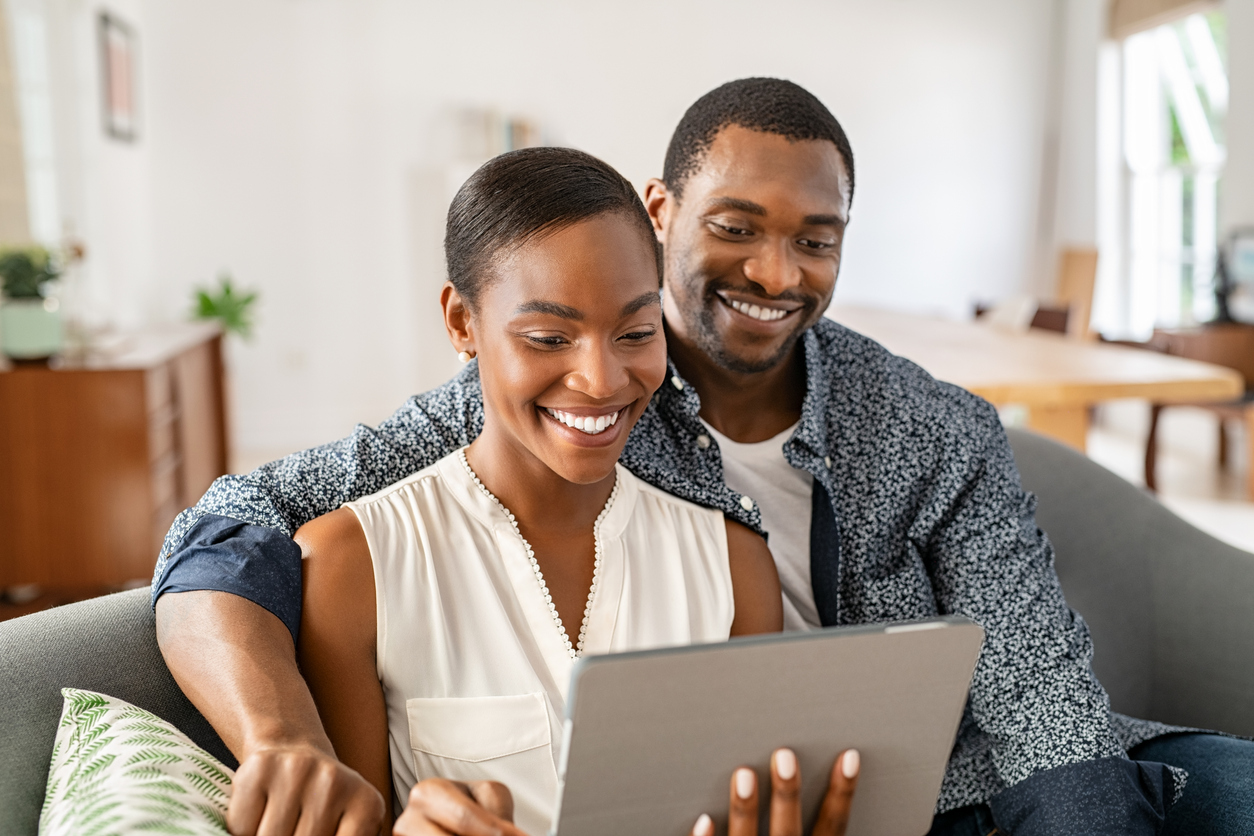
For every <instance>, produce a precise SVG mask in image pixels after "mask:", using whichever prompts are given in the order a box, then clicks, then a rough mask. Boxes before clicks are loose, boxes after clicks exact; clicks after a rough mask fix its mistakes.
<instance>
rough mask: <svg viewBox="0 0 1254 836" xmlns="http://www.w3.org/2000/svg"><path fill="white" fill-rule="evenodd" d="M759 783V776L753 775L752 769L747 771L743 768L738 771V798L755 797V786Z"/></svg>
mask: <svg viewBox="0 0 1254 836" xmlns="http://www.w3.org/2000/svg"><path fill="white" fill-rule="evenodd" d="M755 783H757V776H756V775H754V774H753V770H752V769H745V768H744V767H743V766H742V767H741V768H740V769H737V770H736V797H737V798H748V797H750V796H751V795H753V785H754V784H755Z"/></svg>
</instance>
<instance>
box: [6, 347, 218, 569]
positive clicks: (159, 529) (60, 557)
mask: <svg viewBox="0 0 1254 836" xmlns="http://www.w3.org/2000/svg"><path fill="white" fill-rule="evenodd" d="M221 342H222V338H221V333H220V332H219V330H218V329H217V327H216V326H213V325H209V324H191V325H182V326H172V327H169V328H164V329H153V330H148V331H143V332H138V333H134V334H129V335H125V336H123V337H121V338H119V339H118V340H117V345H116V346H115V347H114V348H113V350H111V351H109V352H108V353H106V354H100V355H92V356H89V357H87V358H85V359H84V360H82V361H80V362H75V363H65V364H62V365H60V366H56V365H54V366H51V367H50V366H29V365H16V366H14V365H7V366H5V367H4V368H3V369H0V588H7V587H12V586H16V585H19V584H38V585H39V586H41V587H46V588H78V589H87V588H98V587H110V586H117V585H120V584H124V583H126V582H128V581H133V580H138V579H147V578H149V577H151V575H152V569H153V565H154V564H155V562H156V558H157V552H158V550H159V548H160V545H161V540H162V538H163V537H164V536H165V532H166V530H167V529H168V528H169V526H170V523H171V522H173V520H174V518H175V516H177V515H178V513H179V511H181V510H182V509H183V508H186V507H187V506H189V505H191V504H192V503H194V502H195V501H196V500H197V499H198V498H199V497H200V496H201V494H203V493H204V492H205V490H206V489H207V488H208V487H209V484H210V483H211V482H212V481H213V480H214V479H215V478H217V477H218V476H220V475H222V474H223V473H225V472H226V462H227V437H226V413H225V403H224V395H225V393H224V389H223V377H222V354H221V351H222V346H221Z"/></svg>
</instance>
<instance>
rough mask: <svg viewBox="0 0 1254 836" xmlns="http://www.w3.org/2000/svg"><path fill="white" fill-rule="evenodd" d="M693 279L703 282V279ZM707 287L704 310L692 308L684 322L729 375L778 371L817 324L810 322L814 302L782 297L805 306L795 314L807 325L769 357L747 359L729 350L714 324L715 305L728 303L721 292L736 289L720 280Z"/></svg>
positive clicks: (699, 343)
mask: <svg viewBox="0 0 1254 836" xmlns="http://www.w3.org/2000/svg"><path fill="white" fill-rule="evenodd" d="M691 278H693V279H695V280H696V281H701V279H700V277H691ZM703 284H704V287H703V290H702V295H701V305H700V307H699V308H697V309H696V310H695V311H693V310H692V309H691V308H688V309H687V310H686V311H684V314H683V315H684V319H685V320H686V325H687V326H688V332H689V334H691V335H692V337H693V339H694V340H695V342H696V344H697V347H698V348H700V349H701V351H702V353H704V354H705V355H706V356H707V357H709V358H710V359H711V360H713V361H714V363H715V364H716V365H717V366H719V368H722V369H725V370H727V371H729V372H734V373H736V374H759V373H761V372H766V371H770V370H771V369H774V368H776V367H777V366H779V365H780V364H781V363H783V362H784V361H785V360H787V359H788V357H789V356H790V355H791V354H792V351H793V348H794V347H795V346H796V345H797V340H799V339H801V335H802V334H803V333H805V331H806V330H807V329H808V328H809V327H810V325H812V324H813V323H812V322H811V321H810V320H811V318H812V314H813V311H814V307H815V305H814V301H813V300H812V299H807V298H802V297H796V296H787V295H785V296H783V297H780V298H785V299H788V300H789V301H795V302H800V303H801V304H802V307H801V308H799V309H798V310H797V311H796V312H795V314H794V315H795V316H797V317H798V319H799V320H800V321H801V322H803V323H805V324H804V325H803V326H801V327H798V328H796V329H795V330H794V331H793V332H792V333H791V334H789V335H788V337H787V339H785V340H784V341H783V343H781V344H780V347H779V349H778V350H776V351H775V352H773V353H772V354H771V355H770V356H769V357H765V358H761V359H754V360H746V359H745V358H743V357H740V356H738V355H737V354H735V353H733V352H732V351H730V350H728V348H727V345H726V343H725V342H724V340H723V335H722V334H721V333H719V330H718V327H717V326H716V325H715V323H714V306H715V305H723V304H724V303H723V300H722V298H720V297H719V295H718V293H717V291H719V290H731V289H733V288H732V287H731V286H730V285H726V284H724V283H722V282H718V281H709V282H704V283H703Z"/></svg>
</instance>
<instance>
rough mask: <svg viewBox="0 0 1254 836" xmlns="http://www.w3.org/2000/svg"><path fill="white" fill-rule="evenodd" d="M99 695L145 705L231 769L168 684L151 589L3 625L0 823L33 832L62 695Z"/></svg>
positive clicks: (16, 832) (22, 835) (15, 835)
mask: <svg viewBox="0 0 1254 836" xmlns="http://www.w3.org/2000/svg"><path fill="white" fill-rule="evenodd" d="M65 687H73V688H85V689H87V690H91V691H99V692H101V693H104V694H109V695H110V696H113V697H118V698H120V699H123V700H126V701H127V702H130V703H133V704H134V705H138V706H139V707H141V708H145V709H147V710H149V711H151V712H153V713H154V714H156V715H157V716H159V717H161V718H163V719H165V720H168V721H169V722H171V723H173V724H174V725H175V726H176V727H178V728H179V729H180V730H181V731H182V732H183V733H184V734H186V735H187V736H188V737H190V738H191V739H192V740H194V741H196V743H198V744H199V745H201V746H203V747H204V748H205V749H207V750H208V751H209V752H211V753H213V754H214V755H216V756H217V757H218V758H220V759H221V760H222V761H224V762H225V763H227V764H229V765H231V766H234V765H235V759H234V758H233V757H231V753H230V752H229V751H228V750H227V748H226V746H224V745H223V743H222V741H221V739H220V738H219V737H218V736H217V734H216V733H215V732H214V731H213V728H212V727H211V726H210V725H209V723H208V722H207V721H206V720H205V718H204V717H203V716H201V714H200V712H199V711H197V710H196V709H195V707H194V706H192V704H191V703H190V702H188V700H187V698H186V697H185V696H183V692H182V691H180V690H179V687H178V685H177V684H175V682H174V678H173V677H172V676H171V675H170V671H169V669H167V668H166V666H165V662H164V660H163V659H162V658H161V652H160V650H159V649H158V648H157V635H156V626H155V622H154V620H153V614H152V607H151V606H150V605H149V594H148V590H147V589H136V590H133V591H131V592H122V593H118V594H116V595H108V596H105V597H103V598H96V599H93V600H90V601H83V602H81V603H77V604H70V605H68V606H64V607H58V608H56V609H52V610H48V611H46V612H41V613H36V614H34V615H28V616H24V617H22V618H17V619H14V620H12V621H6V622H0V821H3V822H4V826H3V828H2V829H3V832H4V833H5V834H8V835H10V836H26V834H30V836H34V834H35V833H36V832H37V830H38V822H39V811H40V807H41V806H42V804H43V798H44V789H45V786H46V784H47V781H48V763H49V761H50V759H51V757H52V744H53V740H54V739H55V737H56V731H57V722H58V720H59V719H60V716H61V689H62V688H65Z"/></svg>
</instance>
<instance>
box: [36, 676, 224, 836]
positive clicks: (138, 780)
mask: <svg viewBox="0 0 1254 836" xmlns="http://www.w3.org/2000/svg"><path fill="white" fill-rule="evenodd" d="M61 694H62V695H63V696H64V697H65V707H64V708H63V709H62V711H61V725H60V726H59V727H58V728H57V742H56V745H55V746H54V747H53V750H52V767H51V769H50V770H49V771H48V791H47V794H46V795H45V796H44V807H43V812H42V813H41V814H40V817H39V833H40V836H71V835H72V836H113V834H119V835H120V834H129V833H168V834H186V836H202V834H207V835H208V836H222V834H225V833H226V801H227V797H228V795H229V794H230V786H231V777H232V775H233V773H232V772H231V770H230V769H228V768H227V767H226V766H224V765H223V764H222V763H221V762H220V761H218V760H217V759H216V758H215V757H213V755H210V754H209V753H208V752H206V751H205V750H204V749H201V748H200V747H199V746H197V745H196V744H195V743H193V742H192V741H191V740H190V739H189V738H188V737H187V736H186V735H184V734H183V733H182V732H180V731H179V730H178V729H176V728H174V726H172V725H170V724H169V723H167V722H166V721H165V720H162V719H161V718H160V717H157V716H156V715H155V714H151V713H149V712H147V711H144V710H143V709H142V708H136V707H135V706H133V705H131V704H130V703H127V702H123V701H122V700H119V699H114V698H113V697H107V696H105V695H104V694H97V693H94V692H92V691H79V690H77V689H74V688H64V689H62V691H61Z"/></svg>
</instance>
